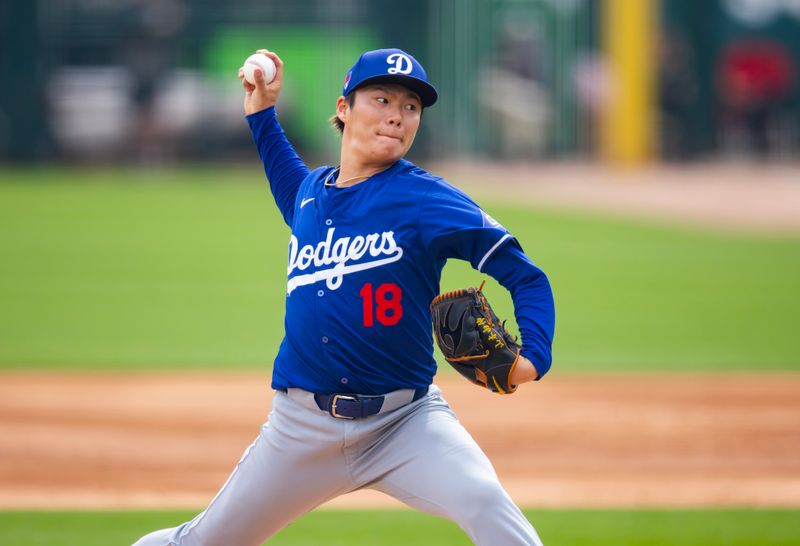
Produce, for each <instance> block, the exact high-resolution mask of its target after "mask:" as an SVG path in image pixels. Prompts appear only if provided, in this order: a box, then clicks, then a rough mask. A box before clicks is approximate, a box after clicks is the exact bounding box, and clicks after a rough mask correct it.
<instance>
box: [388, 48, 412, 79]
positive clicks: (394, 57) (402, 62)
mask: <svg viewBox="0 0 800 546" xmlns="http://www.w3.org/2000/svg"><path fill="white" fill-rule="evenodd" d="M386 62H387V63H388V64H393V65H394V66H393V67H391V68H390V69H389V70H387V72H388V73H389V74H410V73H411V70H412V68H413V66H412V65H411V59H409V58H408V57H407V56H406V55H403V54H402V53H392V54H391V55H389V56H388V57H386Z"/></svg>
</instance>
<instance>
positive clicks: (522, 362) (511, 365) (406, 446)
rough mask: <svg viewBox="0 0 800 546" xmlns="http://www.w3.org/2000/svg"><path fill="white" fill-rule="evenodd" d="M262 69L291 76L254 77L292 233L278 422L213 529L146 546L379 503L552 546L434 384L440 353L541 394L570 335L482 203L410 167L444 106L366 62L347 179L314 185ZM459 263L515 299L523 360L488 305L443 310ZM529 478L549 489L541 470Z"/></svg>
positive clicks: (491, 535)
mask: <svg viewBox="0 0 800 546" xmlns="http://www.w3.org/2000/svg"><path fill="white" fill-rule="evenodd" d="M260 52H261V53H262V54H264V55H266V56H268V57H270V58H271V59H272V60H273V61H274V62H275V65H276V66H277V72H276V75H275V78H274V80H272V81H271V82H267V81H265V79H264V75H263V73H262V72H261V71H259V70H256V72H255V84H251V83H248V82H247V81H246V80H245V79H243V74H242V72H241V71H240V74H239V77H240V78H241V79H242V85H243V87H244V91H245V98H244V111H245V114H246V117H247V122H248V123H249V125H250V129H251V130H252V133H253V139H254V141H255V143H256V146H257V148H258V152H259V155H260V156H261V160H262V162H263V164H264V169H265V172H266V176H267V179H268V180H269V185H270V189H271V191H272V195H273V197H274V199H275V204H276V205H277V206H278V210H279V211H280V213H281V215H282V216H283V219H284V220H285V221H286V224H287V225H288V226H289V227H290V228H291V237H290V239H289V248H288V264H287V283H286V318H285V330H286V332H285V337H284V338H283V341H282V343H281V345H280V349H279V350H278V354H277V357H276V358H275V365H274V371H273V376H272V388H273V389H274V390H275V395H274V398H273V405H272V412H271V413H270V415H269V419H268V421H267V423H266V424H265V425H264V426H263V427H262V429H261V432H260V434H259V436H258V437H257V438H256V440H255V442H254V443H253V444H252V445H251V446H250V447H248V448H247V450H246V451H245V452H244V455H243V456H242V458H241V460H240V461H239V464H238V465H237V466H236V468H235V469H234V470H233V473H232V474H231V475H230V477H229V478H228V481H227V482H226V483H225V484H224V485H223V486H222V489H221V490H220V491H219V493H218V494H217V495H216V497H214V499H213V500H212V501H211V503H210V504H209V505H208V507H207V508H206V509H205V510H204V511H203V512H202V513H200V514H199V515H198V516H197V517H195V518H194V519H193V520H192V521H189V522H187V523H184V524H182V525H180V526H178V527H175V528H172V529H164V530H161V531H156V532H154V533H151V534H149V535H147V536H145V537H144V538H142V539H141V540H139V541H138V542H137V543H136V545H137V546H155V545H160V546H167V545H171V546H176V545H181V546H190V545H191V546H199V545H203V546H257V545H260V544H261V543H262V542H263V541H264V540H266V539H268V538H269V537H271V536H272V535H274V534H275V533H276V532H278V531H279V530H280V529H282V528H283V527H285V526H286V525H287V524H289V523H290V522H292V521H293V520H295V519H296V518H298V517H299V516H301V515H302V514H304V513H306V512H308V511H310V510H312V509H314V508H315V507H317V506H319V505H321V504H322V503H324V502H326V501H328V500H331V499H333V498H335V497H337V496H339V495H343V494H346V493H349V492H351V491H356V490H359V489H363V488H369V489H375V490H378V491H382V492H384V493H386V494H388V495H391V496H392V497H395V498H397V499H399V500H400V501H402V502H404V503H406V504H408V505H409V506H412V507H414V508H416V509H419V510H422V511H425V512H428V513H431V514H436V515H439V516H442V517H445V518H448V519H451V520H453V521H454V522H456V523H457V524H458V525H459V526H460V527H461V528H462V529H463V530H464V532H466V533H467V535H469V537H470V538H471V539H472V541H473V542H474V543H475V544H479V545H482V546H498V545H500V546H516V545H540V544H541V541H540V540H539V537H538V536H537V534H536V531H535V530H534V528H533V527H532V526H531V524H530V523H529V522H528V520H527V519H526V518H525V516H524V515H523V514H522V512H521V511H520V510H519V508H517V506H515V504H514V502H513V501H512V500H511V498H510V497H509V496H508V494H507V493H506V492H505V490H504V489H503V487H502V486H501V485H500V482H499V480H498V478H497V475H496V473H495V471H494V469H493V468H492V465H491V463H490V462H489V460H488V459H487V458H486V455H485V454H484V453H483V452H482V451H481V449H480V448H479V447H478V445H477V444H476V443H475V441H474V440H473V439H472V437H471V436H470V435H469V433H468V432H467V431H466V430H465V429H464V427H463V426H462V425H461V424H460V423H459V421H458V419H457V418H456V416H455V414H454V413H453V411H452V410H451V408H450V407H449V405H448V404H447V402H446V401H445V400H444V399H443V398H442V395H441V393H440V392H439V389H438V388H437V387H436V386H435V385H432V379H433V376H434V374H435V372H436V363H435V360H434V356H433V340H434V339H435V340H436V342H437V344H438V346H439V347H440V349H441V351H442V352H443V353H444V355H445V357H446V359H447V361H448V362H449V363H450V364H452V365H453V367H455V368H456V369H457V370H458V371H459V372H460V373H461V374H463V375H464V376H466V377H467V378H468V379H469V380H470V381H473V382H474V383H476V384H477V385H480V386H481V387H484V388H487V389H489V390H491V391H493V392H495V393H498V394H510V393H513V392H514V391H515V390H516V389H517V387H518V386H519V385H520V384H522V383H526V382H528V381H532V380H535V379H541V377H542V376H543V375H544V374H545V373H546V372H547V371H548V369H549V368H550V363H551V344H552V339H553V331H554V322H555V316H554V315H555V312H554V306H553V296H552V292H551V289H550V285H549V282H548V280H547V278H546V276H545V275H544V273H543V272H542V271H541V270H540V269H539V268H537V267H536V266H535V265H534V264H533V263H532V262H531V260H530V259H528V257H527V256H526V255H525V254H524V253H523V251H522V248H521V246H520V244H519V242H518V241H517V240H516V239H515V238H514V236H513V235H511V234H510V233H509V232H508V231H507V230H506V229H505V228H504V227H503V226H502V225H501V224H500V223H498V222H497V221H496V220H494V219H493V218H491V217H490V216H489V215H488V214H486V213H485V212H484V211H483V210H482V209H481V208H480V207H479V206H478V205H477V204H475V202H474V201H472V200H471V199H470V198H469V197H468V196H467V195H465V194H464V193H463V192H462V191H460V190H459V189H457V188H455V187H453V186H451V185H450V184H448V183H447V182H446V181H444V180H443V179H441V178H439V177H437V176H435V175H432V174H430V173H428V172H426V171H425V170H423V169H421V168H420V167H417V166H416V165H414V164H412V163H410V162H408V161H406V160H405V159H403V157H404V156H405V155H406V152H408V150H409V148H410V147H411V145H412V143H413V142H414V137H415V136H416V133H417V129H418V128H419V125H420V121H421V119H422V113H423V111H424V110H425V109H426V108H430V107H431V106H433V105H434V103H435V102H436V100H437V92H436V89H435V88H434V87H433V85H431V84H430V83H429V82H428V78H427V75H426V73H425V70H424V69H423V68H422V66H421V65H420V64H419V63H418V62H417V60H416V59H414V57H412V56H411V55H409V54H408V53H406V52H404V51H401V50H399V49H381V50H377V51H367V52H365V53H364V54H362V55H361V56H360V57H359V58H358V60H357V61H356V62H355V64H354V65H353V67H352V68H351V69H350V70H349V71H348V72H347V75H346V77H345V79H344V87H343V89H342V96H341V97H339V99H338V101H337V103H336V113H335V116H334V117H333V118H332V122H333V123H334V125H335V126H336V127H337V128H338V129H339V131H340V132H341V138H342V145H341V157H340V160H339V165H338V166H336V167H331V166H325V167H320V168H317V169H314V170H309V168H308V167H307V166H306V165H305V164H304V163H303V161H302V160H301V159H300V157H298V155H297V153H295V151H294V149H293V148H292V146H291V144H290V143H289V141H288V140H287V138H286V135H285V134H284V132H283V129H282V128H281V126H280V124H279V123H278V118H277V113H276V110H275V103H276V101H277V98H278V95H279V93H280V90H281V84H282V80H283V69H284V66H283V63H282V62H281V59H280V58H279V57H278V55H276V54H275V53H273V52H270V51H267V50H260ZM449 258H457V259H461V260H467V261H468V262H470V263H471V264H472V266H473V267H474V268H475V269H477V270H478V271H479V272H481V273H485V274H488V275H491V276H492V277H494V278H495V279H497V281H498V282H499V283H500V284H501V285H502V286H504V287H505V288H506V289H508V290H509V291H510V293H511V297H512V300H513V302H514V310H515V315H516V319H517V323H518V324H519V329H520V333H521V337H522V344H521V345H520V344H519V343H517V340H516V339H515V338H513V337H512V336H511V335H510V334H509V333H508V332H507V331H506V329H505V328H504V326H503V323H502V321H501V320H500V319H499V318H498V317H497V316H496V315H495V313H494V312H493V311H492V309H491V307H490V306H489V303H488V302H487V300H486V297H485V296H484V295H483V293H482V292H481V290H480V289H476V288H467V289H457V290H452V291H449V292H445V293H443V294H439V291H440V289H439V280H440V276H441V272H442V268H443V267H444V265H445V262H446V261H447V260H448V259H449ZM531 426H534V424H533V423H531ZM530 465H531V472H535V468H536V460H535V457H532V458H531V460H530Z"/></svg>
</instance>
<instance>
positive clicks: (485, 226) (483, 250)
mask: <svg viewBox="0 0 800 546" xmlns="http://www.w3.org/2000/svg"><path fill="white" fill-rule="evenodd" d="M419 228H420V233H421V234H422V244H423V246H424V248H425V249H426V250H427V252H428V253H429V255H430V256H431V257H432V258H433V259H436V260H439V259H444V260H446V259H448V258H457V259H459V260H465V261H467V262H469V263H470V264H472V267H474V268H475V269H477V270H478V271H483V267H484V264H485V262H486V260H487V259H488V258H489V256H491V255H492V253H493V252H495V251H497V249H498V248H500V247H501V246H503V244H504V243H505V242H507V241H509V240H513V236H512V235H511V234H510V233H509V232H508V231H507V230H506V228H504V227H503V226H501V225H500V224H499V223H498V222H497V221H496V220H494V219H493V218H492V217H491V216H489V215H488V214H486V212H484V211H483V209H481V208H480V207H479V206H478V205H477V204H476V203H475V202H474V201H473V200H472V199H470V198H469V197H468V196H467V195H466V194H465V193H464V192H462V191H461V190H459V189H457V188H455V187H454V186H451V185H449V184H447V183H445V182H443V181H437V182H435V183H434V184H433V185H432V186H431V188H430V189H429V190H428V191H427V193H426V194H425V196H424V197H423V202H422V205H421V206H420V213H419Z"/></svg>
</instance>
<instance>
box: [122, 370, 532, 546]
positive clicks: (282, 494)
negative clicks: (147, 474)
mask: <svg viewBox="0 0 800 546" xmlns="http://www.w3.org/2000/svg"><path fill="white" fill-rule="evenodd" d="M363 488H368V489H375V490H378V491H382V492H384V493H386V494H388V495H391V496H392V497H394V498H396V499H399V500H400V501H402V502H404V503H406V504H408V505H409V506H411V507H413V508H416V509H418V510H421V511H423V512H428V513H430V514H435V515H438V516H442V517H445V518H447V519H450V520H452V521H454V522H456V523H457V524H458V525H459V526H460V527H461V528H462V529H463V530H464V531H465V532H466V533H467V534H468V535H469V537H470V538H471V539H472V541H473V542H474V543H475V544H477V545H479V546H498V545H500V546H517V545H520V546H521V545H536V546H541V544H542V543H541V541H540V540H539V537H538V535H537V534H536V531H535V530H534V529H533V527H532V526H531V524H530V523H529V522H528V520H527V519H526V518H525V516H524V515H523V514H522V512H521V511H520V510H519V508H517V506H516V505H515V504H514V502H513V501H512V500H511V498H510V497H509V496H508V494H507V493H506V492H505V490H504V489H503V487H502V486H501V485H500V482H499V481H498V478H497V474H496V473H495V471H494V469H493V467H492V465H491V463H490V462H489V460H488V459H487V457H486V455H485V454H484V453H483V451H482V450H481V449H480V447H479V446H478V444H476V443H475V441H474V440H473V439H472V437H471V436H470V435H469V433H468V432H467V431H466V429H464V427H463V426H462V425H461V423H459V421H458V419H457V418H456V415H455V414H454V413H453V410H452V409H450V406H449V405H448V404H447V402H446V401H445V400H444V399H443V398H442V397H441V394H440V392H439V389H438V388H437V387H436V386H435V385H433V386H431V388H430V389H429V392H428V394H427V395H426V396H423V397H422V398H421V399H419V400H417V401H415V402H411V403H410V404H407V405H405V406H402V407H400V408H399V409H395V410H393V411H389V412H386V413H381V414H378V415H374V416H372V417H367V418H365V419H358V420H345V419H336V418H334V417H332V416H331V415H330V414H328V413H326V412H324V411H321V410H320V409H319V408H318V407H317V406H316V404H315V402H314V400H313V395H311V394H310V393H307V392H305V391H301V390H298V389H290V390H289V392H288V393H284V392H276V393H275V397H274V398H273V407H272V412H271V413H270V416H269V420H268V421H267V423H266V424H264V425H263V427H262V429H261V434H260V435H259V436H258V438H256V441H255V442H254V443H253V444H252V445H251V446H250V447H248V448H247V450H246V451H245V452H244V455H243V456H242V459H241V460H240V461H239V464H238V465H237V466H236V468H235V469H234V471H233V473H232V474H231V475H230V477H229V478H228V480H227V481H226V482H225V485H223V486H222V489H221V490H220V491H219V493H217V495H216V497H214V499H213V500H212V501H211V504H209V506H208V508H206V509H205V511H203V512H202V513H200V514H199V515H198V516H197V517H195V518H194V519H193V520H192V521H189V522H187V523H184V524H183V525H180V526H178V527H175V528H173V529H163V530H161V531H156V532H154V533H150V534H148V535H147V536H145V537H143V538H141V539H140V540H139V541H138V542H136V543H135V545H134V546H201V545H202V546H258V545H260V544H261V543H262V542H264V541H265V540H266V539H267V538H269V537H270V536H272V535H274V534H275V533H277V532H278V531H279V530H281V529H282V528H283V527H285V526H286V525H288V524H289V523H290V522H292V521H293V520H295V519H297V518H298V517H299V516H301V515H303V514H304V513H306V512H308V511H310V510H313V509H314V508H316V507H317V506H319V505H320V504H322V503H324V502H326V501H328V500H330V499H333V498H335V497H338V496H339V495H343V494H345V493H348V492H351V491H355V490H357V489H363Z"/></svg>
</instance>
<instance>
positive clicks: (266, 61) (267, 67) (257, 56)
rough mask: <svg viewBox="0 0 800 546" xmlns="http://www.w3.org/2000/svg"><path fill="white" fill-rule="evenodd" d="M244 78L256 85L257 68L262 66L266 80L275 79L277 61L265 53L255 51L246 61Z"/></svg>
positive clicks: (268, 81)
mask: <svg viewBox="0 0 800 546" xmlns="http://www.w3.org/2000/svg"><path fill="white" fill-rule="evenodd" d="M242 68H244V79H246V80H247V81H248V82H249V83H252V84H253V85H255V83H256V76H255V69H256V68H260V69H261V71H262V72H264V81H266V82H267V83H270V82H271V81H272V80H274V79H275V61H273V60H272V59H270V58H269V57H267V56H266V55H264V54H263V53H253V54H252V55H250V56H249V57H248V58H247V59H245V61H244V66H243V67H242Z"/></svg>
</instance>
